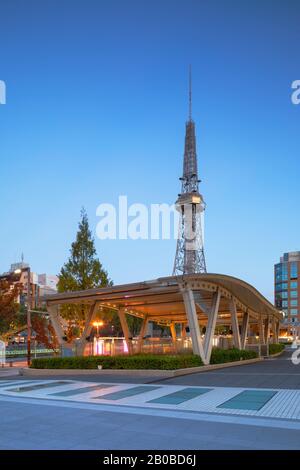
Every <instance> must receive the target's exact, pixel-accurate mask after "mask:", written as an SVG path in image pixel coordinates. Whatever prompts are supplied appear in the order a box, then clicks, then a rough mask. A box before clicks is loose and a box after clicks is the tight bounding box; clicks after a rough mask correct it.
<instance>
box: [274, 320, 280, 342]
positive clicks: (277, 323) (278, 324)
mask: <svg viewBox="0 0 300 470" xmlns="http://www.w3.org/2000/svg"><path fill="white" fill-rule="evenodd" d="M275 331H276V334H275V342H276V343H278V342H279V331H280V323H279V321H276V330H275Z"/></svg>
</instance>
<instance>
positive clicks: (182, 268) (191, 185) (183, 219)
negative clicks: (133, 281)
mask: <svg viewBox="0 0 300 470" xmlns="http://www.w3.org/2000/svg"><path fill="white" fill-rule="evenodd" d="M179 179H180V181H181V194H179V195H178V199H177V201H176V209H177V210H178V212H179V215H180V219H179V233H178V240H177V248H176V255H175V261H174V268H173V276H179V275H182V274H194V273H206V263H205V256H204V246H203V234H202V223H201V214H202V213H203V212H204V210H205V202H204V200H203V197H202V195H201V194H200V193H199V183H200V180H199V179H198V168H197V153H196V136H195V123H194V121H193V120H192V73H191V67H190V69H189V118H188V121H187V122H186V125H185V147H184V159H183V175H182V178H179Z"/></svg>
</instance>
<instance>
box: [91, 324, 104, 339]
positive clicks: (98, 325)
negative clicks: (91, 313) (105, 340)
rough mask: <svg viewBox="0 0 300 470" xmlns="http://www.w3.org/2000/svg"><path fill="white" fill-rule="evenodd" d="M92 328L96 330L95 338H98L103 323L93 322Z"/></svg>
mask: <svg viewBox="0 0 300 470" xmlns="http://www.w3.org/2000/svg"><path fill="white" fill-rule="evenodd" d="M93 326H95V327H96V328H97V338H99V327H100V326H103V321H94V323H93Z"/></svg>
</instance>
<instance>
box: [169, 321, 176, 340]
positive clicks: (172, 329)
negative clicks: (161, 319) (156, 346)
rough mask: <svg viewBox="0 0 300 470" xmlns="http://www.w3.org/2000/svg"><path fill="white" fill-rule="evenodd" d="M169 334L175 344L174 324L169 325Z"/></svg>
mask: <svg viewBox="0 0 300 470" xmlns="http://www.w3.org/2000/svg"><path fill="white" fill-rule="evenodd" d="M170 332H171V336H172V340H173V343H174V344H176V328H175V323H174V322H172V323H171V324H170Z"/></svg>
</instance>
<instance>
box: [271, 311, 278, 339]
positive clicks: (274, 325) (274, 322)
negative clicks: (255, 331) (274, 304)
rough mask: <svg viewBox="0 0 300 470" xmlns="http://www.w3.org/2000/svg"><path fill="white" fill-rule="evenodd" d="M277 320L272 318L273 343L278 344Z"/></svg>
mask: <svg viewBox="0 0 300 470" xmlns="http://www.w3.org/2000/svg"><path fill="white" fill-rule="evenodd" d="M276 328H277V327H276V319H275V317H274V316H273V317H272V333H273V343H276V342H277V341H276Z"/></svg>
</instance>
